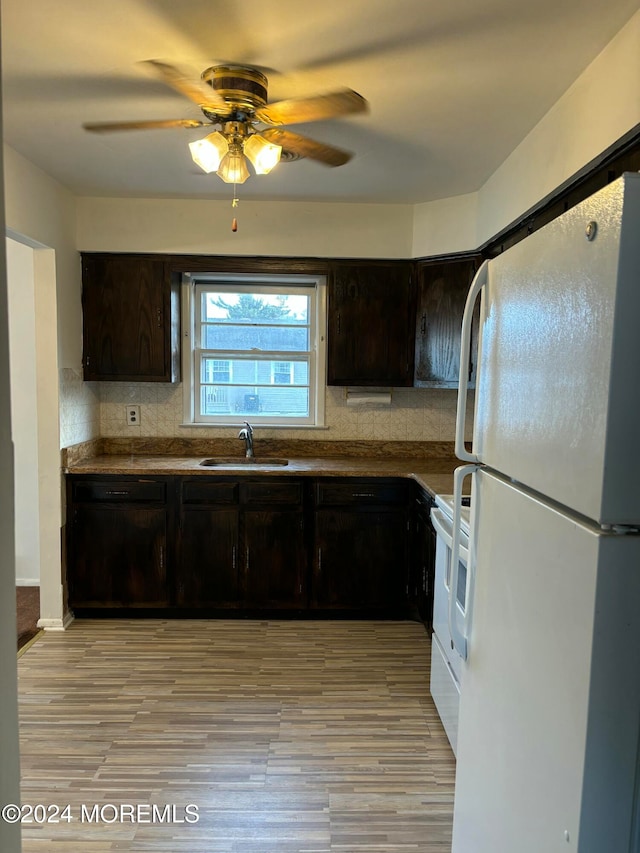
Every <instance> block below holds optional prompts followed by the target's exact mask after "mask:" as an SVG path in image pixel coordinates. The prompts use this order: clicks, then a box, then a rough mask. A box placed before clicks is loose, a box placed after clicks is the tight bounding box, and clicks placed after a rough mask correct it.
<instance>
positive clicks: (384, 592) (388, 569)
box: [312, 507, 407, 609]
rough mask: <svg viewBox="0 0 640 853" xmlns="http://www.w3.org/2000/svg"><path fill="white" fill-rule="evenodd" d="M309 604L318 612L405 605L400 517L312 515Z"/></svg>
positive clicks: (348, 512) (388, 514)
mask: <svg viewBox="0 0 640 853" xmlns="http://www.w3.org/2000/svg"><path fill="white" fill-rule="evenodd" d="M315 545H316V547H315V557H314V572H313V593H312V598H313V603H314V605H315V606H316V607H318V608H320V609H343V608H347V609H389V608H393V607H397V606H400V605H402V604H404V603H405V602H406V595H407V589H406V587H407V525H406V513H405V512H397V511H370V512H361V511H358V510H350V509H347V508H344V507H343V508H336V509H320V510H318V511H317V512H316V542H315Z"/></svg>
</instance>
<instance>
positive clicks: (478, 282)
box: [455, 261, 489, 462]
mask: <svg viewBox="0 0 640 853" xmlns="http://www.w3.org/2000/svg"><path fill="white" fill-rule="evenodd" d="M488 270H489V261H484V262H483V263H482V265H481V266H480V269H479V270H478V272H477V273H476V274H475V277H474V279H473V281H472V282H471V287H470V288H469V293H468V294H467V301H466V303H465V306H464V313H463V315H462V333H461V337H460V377H459V380H458V409H457V412H456V443H455V452H456V456H457V457H458V459H461V460H462V461H463V462H478V461H479V460H478V457H477V456H476V455H475V454H474V453H473V452H471V453H470V452H469V451H468V450H467V449H466V447H465V446H464V432H465V426H466V420H467V389H468V387H469V356H470V353H471V325H472V322H473V309H474V307H475V304H476V299H477V297H478V294H479V293H480V291H481V290H482V288H483V287H484V286H485V284H486V283H487V281H488V278H489V272H488Z"/></svg>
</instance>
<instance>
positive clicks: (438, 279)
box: [414, 259, 480, 388]
mask: <svg viewBox="0 0 640 853" xmlns="http://www.w3.org/2000/svg"><path fill="white" fill-rule="evenodd" d="M478 265H479V261H478V259H467V260H462V261H447V262H445V263H438V264H424V265H419V266H418V272H417V275H418V309H417V312H416V334H415V347H416V351H415V381H414V384H415V385H416V386H422V387H439V388H457V387H458V381H459V373H460V332H461V326H462V314H463V311H464V305H465V302H466V299H467V293H468V292H469V285H470V284H471V281H472V279H473V276H474V273H475V271H476V269H477V267H478ZM479 305H480V303H479V300H478V304H477V306H476V314H475V317H474V325H473V327H472V346H471V352H472V358H471V363H470V365H469V376H470V380H471V382H472V383H473V382H474V381H475V360H476V350H477V345H476V342H477V329H478V320H479Z"/></svg>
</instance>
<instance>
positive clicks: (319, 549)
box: [318, 548, 322, 574]
mask: <svg viewBox="0 0 640 853" xmlns="http://www.w3.org/2000/svg"><path fill="white" fill-rule="evenodd" d="M321 571H322V548H318V574H320V572H321Z"/></svg>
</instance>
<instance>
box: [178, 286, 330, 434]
mask: <svg viewBox="0 0 640 853" xmlns="http://www.w3.org/2000/svg"><path fill="white" fill-rule="evenodd" d="M211 284H215V285H216V289H217V290H219V292H221V293H224V291H225V290H227V292H238V290H240V289H245V290H246V291H247V292H248V293H260V292H273V291H274V288H276V287H277V289H278V292H281V293H295V292H296V290H299V289H300V288H302V289H306V290H307V292H308V295H309V296H310V297H311V299H310V302H309V308H310V312H309V313H310V318H309V320H310V323H309V339H310V340H309V351H308V363H309V415H308V416H307V417H297V416H291V417H286V416H266V415H260V414H257V413H256V415H255V416H254V419H253V423H254V424H255V425H256V426H260V425H263V426H268V427H269V428H287V427H289V428H295V429H300V428H314V427H320V428H324V426H325V397H326V387H327V352H326V340H327V331H326V329H327V287H326V277H325V276H301V275H281V276H280V275H278V276H276V275H253V274H251V273H246V274H244V273H243V274H240V273H236V274H224V273H206V274H202V273H185V274H184V275H183V279H182V311H181V316H182V390H183V426H193V427H211V426H234V427H235V426H238V424H239V423H240V425H241V420H242V419H243V418H244V416H241V415H238V416H237V417H236V418H234V417H233V415H232V414H226V415H199V414H198V413H197V411H198V407H197V405H196V402H197V400H198V395H199V393H200V380H199V373H198V369H197V365H198V364H199V361H200V353H201V351H200V349H199V341H198V334H197V333H198V322H199V310H200V309H199V304H198V303H199V298H198V296H197V294H199V293H200V292H201V288H200V287H199V286H201V285H202V286H205V287H206V285H211ZM278 360H280V361H291V362H293V361H295V360H296V359H295V353H292V352H282V353H280V354H279V355H278ZM292 369H293V365H292ZM282 387H283V388H284V387H289V386H285V385H283V386H282Z"/></svg>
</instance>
